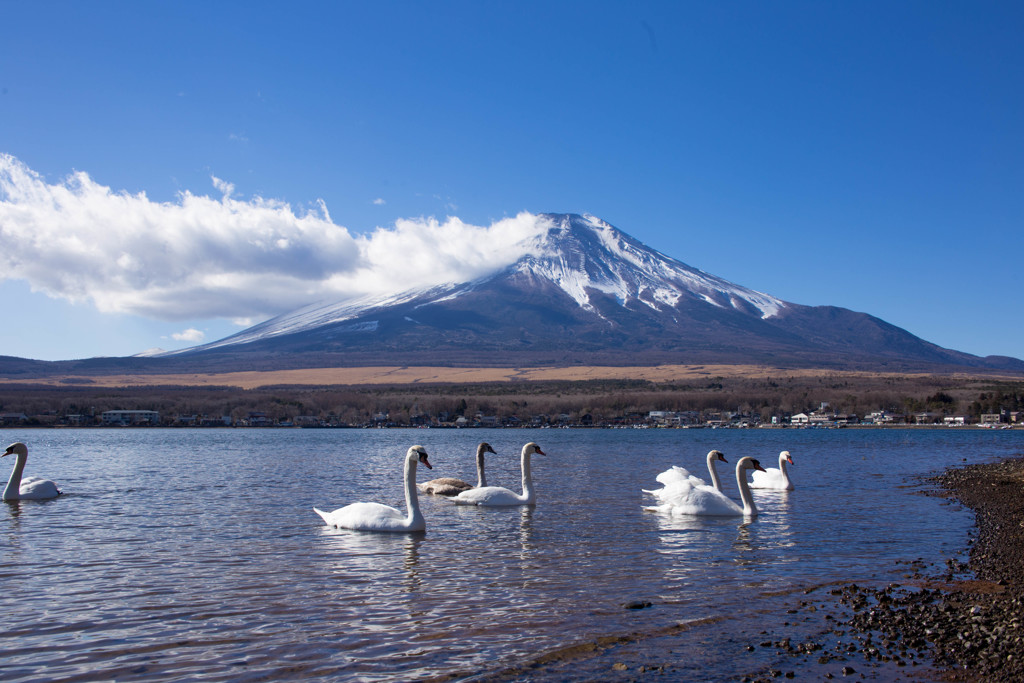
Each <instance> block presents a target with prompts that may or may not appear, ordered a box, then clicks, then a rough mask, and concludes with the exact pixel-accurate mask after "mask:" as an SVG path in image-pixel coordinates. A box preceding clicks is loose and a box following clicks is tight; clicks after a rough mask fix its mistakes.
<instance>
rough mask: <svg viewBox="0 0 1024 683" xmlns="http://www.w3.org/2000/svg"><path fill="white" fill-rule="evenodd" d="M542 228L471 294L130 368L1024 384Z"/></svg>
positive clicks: (579, 233) (553, 225) (326, 321)
mask: <svg viewBox="0 0 1024 683" xmlns="http://www.w3.org/2000/svg"><path fill="white" fill-rule="evenodd" d="M539 220H542V221H544V222H545V227H546V230H544V231H543V232H542V233H541V234H539V235H538V236H536V237H533V238H530V240H529V242H528V243H527V244H525V245H523V246H524V247H525V249H524V250H523V253H524V254H525V255H524V256H522V257H521V258H519V259H518V260H516V261H515V262H514V263H511V264H510V265H508V266H506V267H504V268H501V269H500V270H497V271H496V272H492V273H490V274H488V275H486V276H484V277H481V278H478V279H475V280H473V281H470V282H461V283H449V284H444V285H439V286H434V287H430V288H426V289H422V288H421V289H412V290H408V291H404V292H400V293H397V294H390V295H387V296H378V297H363V298H360V299H350V300H344V301H337V302H326V303H319V304H313V305H310V306H306V307H304V308H301V309H298V310H296V311H293V312H290V313H286V314H284V315H280V316H278V317H276V318H273V319H270V320H267V321H266V322H263V323H260V324H258V325H256V326H254V327H251V328H249V329H246V330H244V331H242V332H240V333H238V334H235V335H232V336H230V337H227V338H225V339H221V340H219V341H215V342H212V343H208V344H204V345H201V346H196V347H192V348H188V349H184V350H181V351H176V352H168V353H164V354H161V355H160V356H159V357H156V358H146V359H141V358H140V359H135V360H136V361H138V362H140V363H141V362H143V361H145V363H146V365H147V369H149V370H154V369H156V367H157V366H162V367H160V369H166V370H171V369H174V368H175V367H179V368H181V367H186V366H187V367H189V369H190V370H191V371H196V370H197V369H198V368H202V369H204V370H211V369H216V370H217V371H227V370H231V369H243V368H244V369H250V370H252V369H256V370H269V369H286V368H298V367H331V366H366V365H421V366H422V365H448V366H467V367H516V366H567V365H581V364H585V365H617V366H641V365H656V364H711V363H716V364H759V365H760V364H763V365H773V366H777V367H815V368H834V369H862V370H885V371H952V370H964V369H967V368H974V369H977V370H1004V371H1011V372H1022V371H1024V361H1020V360H1018V359H1014V358H1006V357H996V356H990V357H986V358H981V357H978V356H972V355H970V354H966V353H962V352H959V351H953V350H949V349H944V348H941V347H939V346H937V345H935V344H931V343H929V342H927V341H924V340H922V339H920V338H918V337H915V336H914V335H912V334H910V333H909V332H907V331H905V330H902V329H900V328H898V327H895V326H893V325H890V324H889V323H886V322H885V321H883V320H880V319H878V318H876V317H874V316H871V315H868V314H865V313H857V312H853V311H850V310H847V309H843V308H836V307H832V306H803V305H799V304H794V303H790V302H787V301H783V300H781V299H778V298H776V297H773V296H770V295H768V294H764V293H761V292H757V291H754V290H752V289H747V288H746V287H741V286H739V285H736V284H733V283H731V282H728V281H726V280H723V279H722V278H719V277H715V276H714V275H710V274H708V273H705V272H703V271H701V270H698V269H696V268H692V267H690V266H688V265H686V264H685V263H682V262H680V261H678V260H676V259H673V258H671V257H668V256H666V255H664V254H661V253H659V252H657V251H654V250H652V249H650V248H648V247H646V246H644V245H643V244H641V243H640V242H638V241H637V240H635V239H633V238H632V237H630V236H629V235H627V234H625V233H623V232H621V231H620V230H618V229H616V228H615V227H613V226H611V225H609V224H608V223H605V222H604V221H602V220H600V219H598V218H595V217H593V216H588V215H583V216H580V215H576V214H542V215H541V216H540V217H539ZM123 360H127V359H123ZM150 364H153V366H152V367H149V365H150Z"/></svg>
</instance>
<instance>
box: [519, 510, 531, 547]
mask: <svg viewBox="0 0 1024 683" xmlns="http://www.w3.org/2000/svg"><path fill="white" fill-rule="evenodd" d="M519 549H520V551H521V555H520V557H525V556H526V554H527V553H529V552H530V551H532V550H533V549H534V545H533V506H532V505H527V506H524V507H521V508H519Z"/></svg>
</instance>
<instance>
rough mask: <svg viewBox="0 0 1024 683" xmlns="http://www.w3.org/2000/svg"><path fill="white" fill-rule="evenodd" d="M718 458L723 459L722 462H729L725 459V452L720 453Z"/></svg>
mask: <svg viewBox="0 0 1024 683" xmlns="http://www.w3.org/2000/svg"><path fill="white" fill-rule="evenodd" d="M718 459H719V460H721V461H722V462H729V461H728V460H726V459H725V453H719V454H718Z"/></svg>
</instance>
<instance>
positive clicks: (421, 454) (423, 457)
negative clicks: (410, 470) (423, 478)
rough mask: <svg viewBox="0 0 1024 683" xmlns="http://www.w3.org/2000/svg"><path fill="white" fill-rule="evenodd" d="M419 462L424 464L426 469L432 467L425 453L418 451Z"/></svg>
mask: <svg viewBox="0 0 1024 683" xmlns="http://www.w3.org/2000/svg"><path fill="white" fill-rule="evenodd" d="M420 462H421V463H423V464H424V465H426V466H427V469H428V470H432V469H434V467H433V465H431V464H430V461H429V460H427V454H426V453H420Z"/></svg>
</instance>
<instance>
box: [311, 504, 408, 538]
mask: <svg viewBox="0 0 1024 683" xmlns="http://www.w3.org/2000/svg"><path fill="white" fill-rule="evenodd" d="M313 510H314V511H315V512H316V513H317V514H318V515H320V517H322V518H323V520H324V522H325V523H327V524H329V525H331V526H336V527H340V528H342V529H356V530H357V531H406V530H408V528H409V527H408V524H407V521H406V518H405V515H403V514H402V512H401V511H400V510H396V509H395V508H393V507H391V506H389V505H381V504H380V503H352V504H351V505H346V506H345V507H343V508H338V509H337V510H334V511H332V512H324V511H323V510H318V509H317V508H313Z"/></svg>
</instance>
